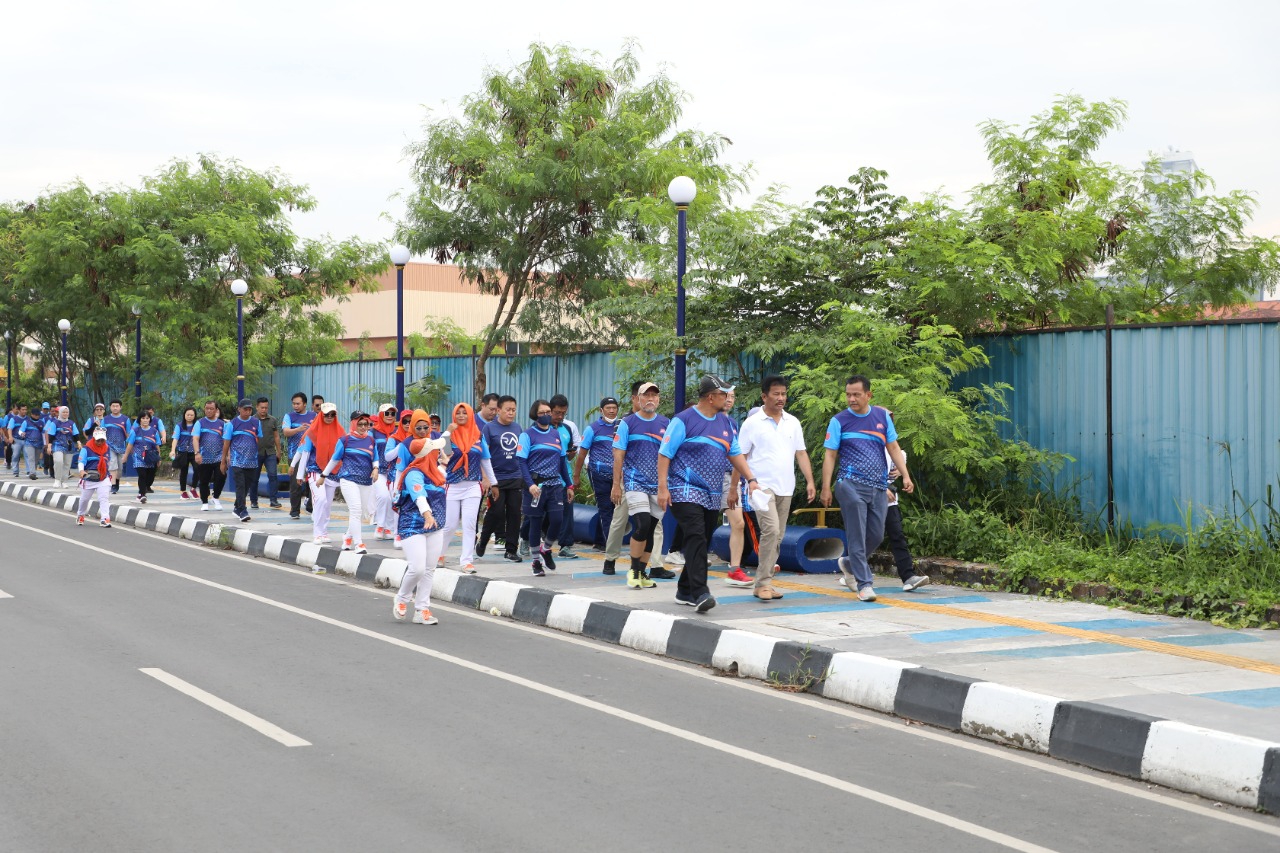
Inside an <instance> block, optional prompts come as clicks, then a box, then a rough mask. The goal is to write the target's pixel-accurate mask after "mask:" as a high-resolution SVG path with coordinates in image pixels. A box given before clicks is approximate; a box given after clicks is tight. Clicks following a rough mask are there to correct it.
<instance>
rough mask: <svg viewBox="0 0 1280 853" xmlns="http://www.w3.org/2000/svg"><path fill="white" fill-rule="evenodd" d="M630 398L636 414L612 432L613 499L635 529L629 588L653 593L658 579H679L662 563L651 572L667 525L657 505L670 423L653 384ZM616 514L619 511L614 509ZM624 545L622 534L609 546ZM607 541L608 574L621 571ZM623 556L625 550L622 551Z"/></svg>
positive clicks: (640, 386)
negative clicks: (651, 561) (659, 535)
mask: <svg viewBox="0 0 1280 853" xmlns="http://www.w3.org/2000/svg"><path fill="white" fill-rule="evenodd" d="M635 388H636V391H635V393H634V394H632V395H631V402H632V406H633V407H634V408H635V411H633V412H632V413H631V414H629V415H627V416H626V417H625V418H623V419H622V422H621V423H619V424H618V428H617V429H616V430H615V431H614V434H613V482H612V484H611V488H610V491H609V498H610V500H612V501H613V503H614V505H615V506H616V507H619V508H621V509H622V510H623V515H624V517H626V518H627V519H628V521H629V523H630V525H631V571H630V573H629V574H628V576H627V586H629V587H631V588H632V589H651V588H652V587H654V586H657V584H655V583H654V582H653V579H654V578H660V579H663V580H671V579H673V578H674V577H675V576H676V575H675V572H670V571H668V570H666V569H664V568H663V567H662V565H661V562H659V565H657V566H655V567H653V568H652V569H649V570H648V571H646V568H647V567H648V564H649V558H650V555H652V553H653V551H654V547H655V539H656V537H657V532H658V530H660V529H661V527H662V513H663V510H662V508H661V507H659V506H658V450H659V448H661V447H662V438H663V436H664V435H666V432H667V426H668V424H669V423H670V421H669V420H668V419H667V418H666V416H664V415H660V414H658V405H659V403H660V402H661V399H660V397H661V395H660V394H659V393H658V386H657V385H655V384H654V383H652V382H639V383H637V384H636V386H635ZM615 512H616V510H615ZM614 541H617V542H618V543H621V541H622V538H621V534H620V533H618V532H616V531H611V533H610V536H609V543H612V542H614ZM609 543H606V546H605V560H604V574H606V575H611V574H614V573H615V572H616V569H615V560H616V559H617V558H616V557H612V558H611V557H610V555H611V554H612V553H614V552H613V550H612V548H613V547H618V546H614V545H611V544H609ZM618 553H619V555H620V554H621V551H619V552H618Z"/></svg>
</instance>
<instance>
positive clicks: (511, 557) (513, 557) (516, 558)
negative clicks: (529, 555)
mask: <svg viewBox="0 0 1280 853" xmlns="http://www.w3.org/2000/svg"><path fill="white" fill-rule="evenodd" d="M502 559H504V560H506V561H507V562H508V563H523V562H524V559H523V558H522V557H521V556H520V555H519V554H513V553H511V552H510V551H506V552H504V553H503V555H502Z"/></svg>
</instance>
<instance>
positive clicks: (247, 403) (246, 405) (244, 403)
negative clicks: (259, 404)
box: [236, 397, 253, 409]
mask: <svg viewBox="0 0 1280 853" xmlns="http://www.w3.org/2000/svg"><path fill="white" fill-rule="evenodd" d="M236 408H237V409H252V408H253V401H252V400H250V399H249V398H248V397H245V398H244V399H243V400H241V401H240V402H239V403H237V404H236Z"/></svg>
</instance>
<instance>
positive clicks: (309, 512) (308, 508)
mask: <svg viewBox="0 0 1280 853" xmlns="http://www.w3.org/2000/svg"><path fill="white" fill-rule="evenodd" d="M306 510H307V515H310V514H311V511H312V510H311V500H310V498H308V499H307V503H306Z"/></svg>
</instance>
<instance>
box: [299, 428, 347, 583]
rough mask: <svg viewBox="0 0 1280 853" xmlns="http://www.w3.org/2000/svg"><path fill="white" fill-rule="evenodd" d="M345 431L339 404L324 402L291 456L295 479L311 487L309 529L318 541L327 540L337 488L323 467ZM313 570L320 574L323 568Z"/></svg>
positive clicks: (324, 542)
mask: <svg viewBox="0 0 1280 853" xmlns="http://www.w3.org/2000/svg"><path fill="white" fill-rule="evenodd" d="M346 434H347V431H346V430H345V429H343V428H342V424H340V423H338V407H337V406H336V405H334V404H333V403H325V404H324V405H322V406H321V407H320V417H318V418H316V419H315V420H314V421H312V422H311V426H310V427H309V428H308V429H307V432H306V437H305V438H303V439H302V443H301V444H299V445H298V454H297V455H296V456H294V457H293V459H294V463H295V464H296V466H297V471H298V482H299V483H302V482H305V483H307V484H308V485H309V486H310V487H311V533H312V535H313V536H314V537H315V540H314V541H315V543H316V544H317V545H328V544H329V510H330V509H331V508H332V507H333V494H334V492H336V491H337V490H338V481H337V480H329V479H327V478H326V477H325V476H324V469H325V466H326V465H328V464H329V460H330V459H332V458H333V451H334V449H335V448H336V447H337V446H338V440H339V439H340V438H342V437H343V436H344V435H346ZM315 571H316V573H317V574H320V573H322V572H324V569H323V568H318V569H316V570H315Z"/></svg>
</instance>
